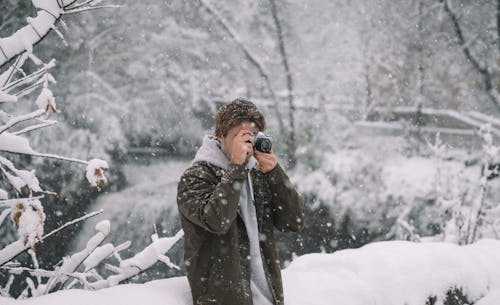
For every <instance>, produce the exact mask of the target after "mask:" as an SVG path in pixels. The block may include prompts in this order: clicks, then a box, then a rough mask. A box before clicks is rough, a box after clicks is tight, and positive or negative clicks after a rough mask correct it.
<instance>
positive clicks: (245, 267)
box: [177, 99, 304, 305]
mask: <svg viewBox="0 0 500 305" xmlns="http://www.w3.org/2000/svg"><path fill="white" fill-rule="evenodd" d="M264 128H265V120H264V116H263V115H262V113H260V112H259V110H258V109H257V107H256V106H255V105H254V104H253V103H252V102H249V101H246V100H243V99H236V100H234V101H233V102H231V103H228V104H226V105H224V106H222V107H221V108H220V110H219V111H218V112H217V114H216V123H215V135H216V137H214V136H210V135H207V136H205V137H204V139H203V143H202V146H201V147H200V149H199V150H198V152H197V154H196V156H195V158H194V160H193V163H192V164H191V166H190V167H189V168H188V169H187V170H186V171H185V172H184V174H183V175H182V177H181V179H180V182H179V185H178V189H177V204H178V207H179V211H180V215H181V220H182V227H183V229H184V233H185V241H184V251H185V255H184V260H185V265H186V271H187V277H188V280H189V285H190V287H191V294H192V297H193V303H194V304H195V305H206V304H217V305H252V304H254V305H264V304H265V305H272V304H274V305H282V304H284V303H283V285H282V280H281V270H280V267H279V257H278V252H277V248H276V242H275V240H274V233H273V231H274V228H276V229H279V230H281V231H294V232H298V231H300V230H302V228H303V227H304V203H303V201H302V199H301V197H300V196H299V195H298V194H297V192H296V191H295V189H294V187H293V186H292V184H291V183H290V180H289V179H288V177H287V175H286V174H285V172H284V171H283V169H282V168H281V166H280V165H279V164H278V161H277V159H276V155H275V154H274V152H273V151H271V152H270V153H262V152H260V151H257V150H254V148H253V141H254V139H253V135H254V134H255V133H256V132H259V131H264Z"/></svg>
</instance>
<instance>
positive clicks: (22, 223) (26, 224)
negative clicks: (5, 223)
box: [11, 200, 46, 247]
mask: <svg viewBox="0 0 500 305" xmlns="http://www.w3.org/2000/svg"><path fill="white" fill-rule="evenodd" d="M11 215H12V220H13V221H14V222H16V226H17V234H18V236H19V239H20V240H22V241H23V243H24V244H25V245H26V246H27V247H33V246H34V245H35V243H36V242H37V241H39V240H40V239H41V238H42V236H43V224H44V222H45V218H46V216H45V213H44V211H43V206H42V204H41V202H40V201H39V200H29V201H26V202H23V203H19V204H17V205H16V207H15V209H14V210H13V212H12V214H11ZM16 215H17V217H18V218H17V219H16Z"/></svg>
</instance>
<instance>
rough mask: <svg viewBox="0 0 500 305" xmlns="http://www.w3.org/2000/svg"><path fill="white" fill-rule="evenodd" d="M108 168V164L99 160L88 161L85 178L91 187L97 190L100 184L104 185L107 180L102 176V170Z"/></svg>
mask: <svg viewBox="0 0 500 305" xmlns="http://www.w3.org/2000/svg"><path fill="white" fill-rule="evenodd" d="M107 168H108V163H107V162H106V161H104V160H101V159H92V160H90V161H88V164H87V171H86V174H85V177H87V180H88V181H89V183H90V184H91V185H92V186H96V187H97V188H99V187H100V186H101V185H102V184H106V183H107V182H108V180H107V179H106V177H105V176H104V174H103V169H107Z"/></svg>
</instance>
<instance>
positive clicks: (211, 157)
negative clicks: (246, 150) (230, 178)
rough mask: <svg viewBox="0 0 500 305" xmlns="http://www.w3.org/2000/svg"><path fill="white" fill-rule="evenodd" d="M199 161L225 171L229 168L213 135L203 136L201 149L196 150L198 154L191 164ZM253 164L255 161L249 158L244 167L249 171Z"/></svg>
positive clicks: (227, 160) (227, 161)
mask: <svg viewBox="0 0 500 305" xmlns="http://www.w3.org/2000/svg"><path fill="white" fill-rule="evenodd" d="M199 161H205V162H208V163H210V164H213V165H215V166H217V167H220V168H222V169H227V168H228V166H229V159H228V158H227V157H226V155H225V154H224V153H223V152H222V149H221V148H220V142H219V140H218V139H217V138H216V137H215V136H213V135H205V136H204V137H203V142H202V143H201V147H200V149H198V152H196V155H195V157H194V159H193V161H192V163H194V162H199ZM255 164H256V160H255V158H254V157H253V156H251V157H250V159H249V160H248V162H247V164H246V166H245V167H246V168H247V169H251V168H253V167H254V166H255Z"/></svg>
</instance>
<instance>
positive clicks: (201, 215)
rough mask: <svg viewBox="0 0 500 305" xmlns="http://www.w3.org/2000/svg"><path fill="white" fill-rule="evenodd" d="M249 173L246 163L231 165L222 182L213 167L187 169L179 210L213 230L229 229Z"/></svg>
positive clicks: (199, 166)
mask: <svg viewBox="0 0 500 305" xmlns="http://www.w3.org/2000/svg"><path fill="white" fill-rule="evenodd" d="M246 177H247V170H246V169H245V167H244V166H243V165H236V164H230V165H229V168H228V170H227V171H225V173H224V175H223V176H222V178H221V180H220V182H219V181H218V178H217V177H216V176H215V173H213V171H212V170H210V169H208V168H205V166H203V165H201V164H197V165H195V166H193V167H191V168H189V169H187V170H186V171H185V172H184V174H183V175H182V177H181V180H180V181H179V184H178V186H177V205H178V207H179V212H180V213H181V214H182V215H183V216H184V217H186V218H187V219H188V220H189V221H190V222H192V223H194V224H195V225H198V226H200V227H202V228H203V229H205V230H207V231H209V232H211V233H216V234H225V233H227V231H228V230H229V228H230V227H231V224H232V223H233V221H234V220H235V219H236V215H237V212H238V207H239V200H240V189H241V187H242V185H243V182H244V180H245V178H246ZM217 182H218V183H217Z"/></svg>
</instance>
